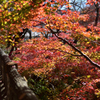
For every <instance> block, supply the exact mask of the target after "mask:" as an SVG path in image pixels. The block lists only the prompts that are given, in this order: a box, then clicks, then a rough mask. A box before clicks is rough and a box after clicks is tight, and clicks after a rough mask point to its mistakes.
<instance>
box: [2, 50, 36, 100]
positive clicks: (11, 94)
mask: <svg viewBox="0 0 100 100" xmlns="http://www.w3.org/2000/svg"><path fill="white" fill-rule="evenodd" d="M17 68H18V67H17V64H16V63H14V62H12V61H11V60H10V58H9V57H8V55H7V54H6V53H5V52H4V51H3V50H2V49H1V48H0V100H38V99H37V97H36V95H35V94H34V93H33V91H32V90H30V88H29V87H28V85H27V81H26V80H25V78H24V77H22V76H21V75H20V74H19V73H18V71H17Z"/></svg>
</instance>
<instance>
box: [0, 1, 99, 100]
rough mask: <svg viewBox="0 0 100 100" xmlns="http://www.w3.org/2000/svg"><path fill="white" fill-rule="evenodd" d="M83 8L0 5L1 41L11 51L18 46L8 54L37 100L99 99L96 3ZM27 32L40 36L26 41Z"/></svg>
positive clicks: (27, 3)
mask: <svg viewBox="0 0 100 100" xmlns="http://www.w3.org/2000/svg"><path fill="white" fill-rule="evenodd" d="M86 3H87V6H86V5H85V4H82V2H77V0H71V1H69V0H68V1H67V0H45V1H42V0H33V1H32V0H27V1H26V0H25V1H24V0H21V1H20V0H15V1H12V0H9V1H2V2H1V5H0V6H1V8H0V15H1V19H0V23H1V26H0V32H1V33H0V34H1V35H0V38H1V41H0V42H1V44H3V45H6V46H8V47H9V48H10V46H11V51H13V50H12V49H14V47H17V49H16V51H14V52H13V55H12V56H11V53H12V52H10V53H9V55H10V57H12V59H13V60H14V61H16V62H17V63H18V64H19V72H20V73H21V74H22V75H24V76H26V77H27V79H28V81H29V86H30V87H31V88H32V89H33V90H35V89H36V90H37V91H36V94H37V95H38V96H39V97H40V99H41V100H51V99H53V100H55V99H56V100H57V99H62V100H65V99H67V100H68V99H72V100H77V99H82V100H85V99H90V100H91V99H98V100H99V99H100V97H99V96H100V94H99V91H100V90H99V77H100V70H99V68H100V56H99V55H100V46H99V45H100V34H99V33H100V32H99V30H100V29H99V0H98V1H97V0H87V2H86ZM29 29H31V30H32V31H33V32H41V37H40V38H35V39H31V40H28V41H26V42H24V41H23V40H22V38H23V37H24V34H25V33H26V32H28V31H29ZM48 34H52V37H48ZM43 35H45V37H46V38H44V37H43ZM30 38H31V35H30ZM34 80H37V81H36V82H35V81H34ZM46 92H47V94H45V93H46ZM43 95H44V96H43Z"/></svg>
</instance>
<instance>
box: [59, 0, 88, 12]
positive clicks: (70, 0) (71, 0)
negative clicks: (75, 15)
mask: <svg viewBox="0 0 100 100" xmlns="http://www.w3.org/2000/svg"><path fill="white" fill-rule="evenodd" d="M73 1H75V2H77V3H78V5H80V4H81V7H82V8H84V7H85V6H86V4H85V3H86V2H87V0H69V2H70V3H71V2H73ZM65 8H66V6H65V5H64V6H63V7H62V8H61V10H64V9H65ZM76 9H78V7H76Z"/></svg>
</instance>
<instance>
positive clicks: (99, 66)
mask: <svg viewBox="0 0 100 100" xmlns="http://www.w3.org/2000/svg"><path fill="white" fill-rule="evenodd" d="M55 36H56V37H57V38H58V39H60V40H63V41H64V42H66V43H67V44H68V45H69V46H71V47H72V48H73V49H74V50H75V51H77V52H78V53H80V54H81V55H82V56H83V57H85V58H86V59H87V60H88V61H89V62H90V63H91V64H92V65H94V66H96V67H97V68H99V69H100V65H98V64H97V63H95V62H93V61H92V60H91V59H90V58H89V57H88V56H87V55H85V54H84V53H82V52H81V51H80V50H79V49H78V48H76V47H75V46H74V45H73V44H71V43H69V42H68V40H67V39H63V38H61V37H59V36H58V35H57V34H55Z"/></svg>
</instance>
